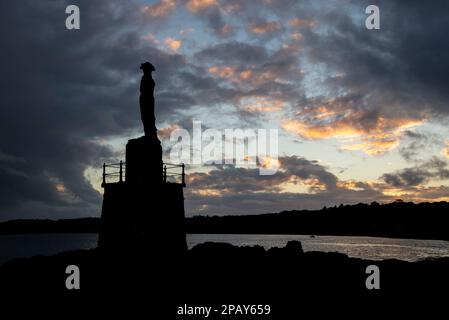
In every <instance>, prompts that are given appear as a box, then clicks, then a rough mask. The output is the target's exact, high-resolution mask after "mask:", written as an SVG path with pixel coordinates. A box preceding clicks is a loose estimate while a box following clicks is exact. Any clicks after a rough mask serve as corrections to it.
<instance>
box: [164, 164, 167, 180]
mask: <svg viewBox="0 0 449 320" xmlns="http://www.w3.org/2000/svg"><path fill="white" fill-rule="evenodd" d="M164 182H167V166H166V165H164Z"/></svg>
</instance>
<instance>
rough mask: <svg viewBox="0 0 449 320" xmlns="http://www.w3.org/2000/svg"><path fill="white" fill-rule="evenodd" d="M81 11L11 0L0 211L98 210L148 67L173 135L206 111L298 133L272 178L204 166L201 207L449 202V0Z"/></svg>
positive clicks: (287, 140)
mask: <svg viewBox="0 0 449 320" xmlns="http://www.w3.org/2000/svg"><path fill="white" fill-rule="evenodd" d="M68 4H70V2H69V1H68V0H67V1H65V0H59V1H50V0H43V1H31V0H23V1H3V2H1V3H0V10H1V12H3V13H5V14H4V15H3V17H2V20H1V22H0V28H1V29H0V30H1V31H0V32H1V35H2V51H1V53H0V65H1V68H2V71H3V77H2V78H1V79H0V86H1V89H2V104H1V105H0V109H1V112H2V116H1V117H0V134H1V136H2V140H1V142H0V181H2V184H0V220H4V219H11V218H23V217H50V218H59V217H78V216H92V215H97V216H98V215H99V213H100V206H101V194H100V193H99V192H98V190H96V189H99V188H98V184H99V183H98V182H99V180H100V179H101V171H99V170H98V169H99V167H100V166H101V163H102V162H110V161H116V160H118V159H123V140H126V139H127V138H131V137H135V136H137V135H139V134H141V132H142V127H141V124H140V116H139V109H138V93H139V91H138V90H139V78H140V70H139V64H140V63H141V62H143V61H146V60H149V61H151V62H152V63H153V64H154V65H155V66H156V70H157V71H156V72H155V81H156V118H157V126H158V128H160V130H159V134H160V137H161V138H162V139H164V140H167V138H169V136H170V133H171V132H172V131H173V130H175V129H178V128H189V126H191V123H192V120H193V119H197V120H201V121H202V122H203V124H204V127H212V128H226V127H234V128H247V127H251V128H280V129H283V130H280V137H279V139H280V144H279V146H280V150H279V151H280V154H281V158H280V160H279V161H280V164H281V167H282V170H280V171H279V172H278V173H277V174H276V175H274V176H271V177H261V176H259V175H258V170H256V169H254V170H253V169H244V168H232V167H217V168H215V169H213V170H210V168H208V167H201V166H200V167H192V168H190V170H191V171H190V172H189V188H187V189H186V203H187V212H188V213H189V214H191V213H192V212H194V213H200V212H201V213H203V214H208V213H217V214H225V213H255V212H267V211H280V210H283V209H295V208H319V207H322V206H323V205H328V206H329V205H334V204H339V203H354V202H360V201H362V202H371V201H373V200H377V201H389V200H391V199H395V198H397V197H401V198H403V199H411V200H429V201H430V200H441V199H446V198H447V194H448V190H447V187H446V186H447V183H448V177H447V170H448V168H447V166H446V162H445V161H446V159H447V158H448V157H449V146H448V144H447V142H446V141H447V135H448V134H449V132H448V130H447V127H448V126H447V123H448V113H449V108H448V105H449V87H448V86H449V81H448V79H447V77H448V75H449V45H448V42H447V35H446V33H447V32H446V30H448V29H449V20H448V19H447V12H448V11H449V10H448V9H449V8H448V7H449V4H448V3H447V1H444V0H436V1H432V3H429V2H425V1H418V0H409V1H405V0H388V1H387V0H380V1H378V2H377V3H376V4H377V5H378V6H379V7H380V9H381V29H380V30H375V31H369V30H367V29H366V28H365V26H364V19H365V17H366V15H365V8H366V6H367V5H369V4H372V3H370V2H369V1H368V0H361V1H341V0H331V1H325V0H321V1H316V0H306V1H297V0H282V1H267V0H254V1H238V0H155V1H140V0H139V1H138V0H132V1H126V2H125V1H120V0H97V1H88V0H79V1H77V3H76V4H77V5H78V6H79V7H80V9H81V29H80V30H71V31H69V30H67V29H65V27H64V20H65V18H66V14H65V7H66V6H67V5H68ZM429 17H431V18H429ZM164 142H166V141H164ZM168 149H169V148H168ZM287 155H288V156H287ZM309 159H310V160H309ZM313 159H320V162H317V161H314V160H313ZM443 159H444V160H443ZM322 163H326V166H324V165H322ZM390 165H391V167H390ZM341 168H344V169H341ZM386 168H391V169H386ZM208 170H210V171H208ZM385 172H387V173H385ZM342 177H344V178H342ZM376 177H378V179H377V180H376V179H375V178H376ZM373 179H374V180H373Z"/></svg>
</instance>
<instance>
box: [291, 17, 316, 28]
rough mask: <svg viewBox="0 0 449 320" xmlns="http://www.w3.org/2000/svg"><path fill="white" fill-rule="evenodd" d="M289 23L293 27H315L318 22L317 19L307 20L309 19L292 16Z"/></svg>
mask: <svg viewBox="0 0 449 320" xmlns="http://www.w3.org/2000/svg"><path fill="white" fill-rule="evenodd" d="M288 24H289V26H291V27H296V28H298V27H309V28H313V27H315V26H316V25H317V22H316V21H315V20H307V19H300V18H292V19H290V20H288Z"/></svg>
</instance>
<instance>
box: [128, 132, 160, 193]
mask: <svg viewBox="0 0 449 320" xmlns="http://www.w3.org/2000/svg"><path fill="white" fill-rule="evenodd" d="M162 165H163V164H162V146H161V143H160V141H159V140H158V139H157V138H156V139H154V138H149V137H146V136H143V137H140V138H137V139H131V140H129V141H128V143H127V145H126V182H128V183H131V184H144V183H146V184H149V183H150V184H153V185H154V184H156V183H159V182H162Z"/></svg>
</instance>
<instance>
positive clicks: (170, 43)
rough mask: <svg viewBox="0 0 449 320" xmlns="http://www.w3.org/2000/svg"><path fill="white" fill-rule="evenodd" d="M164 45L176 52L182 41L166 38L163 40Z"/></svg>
mask: <svg viewBox="0 0 449 320" xmlns="http://www.w3.org/2000/svg"><path fill="white" fill-rule="evenodd" d="M164 43H165V45H166V46H167V47H168V48H169V49H170V50H171V51H172V52H177V51H178V49H179V48H181V45H182V41H181V40H176V39H173V38H167V39H165V40H164Z"/></svg>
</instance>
